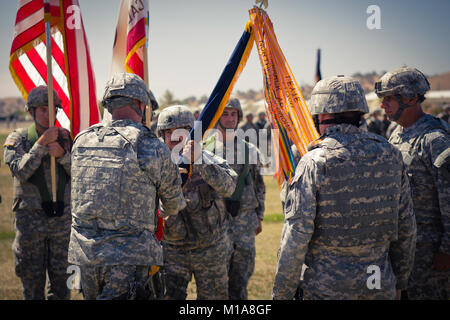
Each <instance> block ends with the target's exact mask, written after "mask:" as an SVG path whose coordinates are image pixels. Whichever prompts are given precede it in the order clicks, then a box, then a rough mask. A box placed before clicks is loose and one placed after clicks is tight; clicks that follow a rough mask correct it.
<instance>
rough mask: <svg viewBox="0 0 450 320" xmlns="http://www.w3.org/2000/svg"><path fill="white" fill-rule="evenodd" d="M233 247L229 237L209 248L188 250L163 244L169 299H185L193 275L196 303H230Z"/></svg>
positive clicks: (225, 236)
mask: <svg viewBox="0 0 450 320" xmlns="http://www.w3.org/2000/svg"><path fill="white" fill-rule="evenodd" d="M230 247H231V244H230V239H229V238H228V235H226V234H225V235H224V237H223V238H221V239H220V240H218V241H217V242H216V244H214V245H213V246H209V247H207V248H199V249H193V250H185V249H182V248H178V247H177V246H174V245H169V244H167V243H166V244H164V270H165V276H166V278H165V279H166V289H167V292H166V299H168V300H185V299H186V297H187V287H188V284H189V282H190V281H191V279H192V275H194V277H195V284H196V286H197V300H227V299H228V273H227V270H228V261H229V257H230V256H229V254H230Z"/></svg>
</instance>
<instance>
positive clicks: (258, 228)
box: [255, 219, 262, 235]
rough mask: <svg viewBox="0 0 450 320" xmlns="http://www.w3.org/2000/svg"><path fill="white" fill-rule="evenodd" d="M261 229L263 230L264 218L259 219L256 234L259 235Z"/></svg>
mask: <svg viewBox="0 0 450 320" xmlns="http://www.w3.org/2000/svg"><path fill="white" fill-rule="evenodd" d="M261 231H262V220H261V219H258V227H257V228H256V230H255V234H256V235H258V234H260V233H261Z"/></svg>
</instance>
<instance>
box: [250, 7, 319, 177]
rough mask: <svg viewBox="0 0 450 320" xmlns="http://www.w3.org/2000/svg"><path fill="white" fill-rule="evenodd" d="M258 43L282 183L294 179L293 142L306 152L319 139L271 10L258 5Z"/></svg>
mask: <svg viewBox="0 0 450 320" xmlns="http://www.w3.org/2000/svg"><path fill="white" fill-rule="evenodd" d="M249 15H250V20H251V22H252V24H253V28H254V34H255V42H256V47H257V49H258V55H259V59H260V62H261V67H262V70H263V81H264V94H265V98H266V102H267V105H266V113H267V114H268V115H269V120H270V122H271V124H272V126H273V129H275V130H276V129H278V130H279V134H276V135H272V142H273V146H274V149H275V150H274V155H275V163H276V173H275V174H276V177H277V181H278V184H279V185H281V184H282V183H283V181H285V180H290V178H291V177H292V176H293V174H294V171H295V162H294V158H293V155H292V151H291V148H290V144H291V143H293V144H295V146H296V147H297V149H298V150H299V152H300V155H301V156H303V155H305V154H306V153H307V152H308V146H310V145H313V144H315V143H316V141H317V140H318V139H319V134H318V132H317V130H316V128H315V126H314V122H313V119H312V117H311V114H310V112H309V110H308V107H307V106H306V102H305V99H304V98H303V95H302V93H301V91H300V88H299V86H298V84H297V81H296V80H295V78H294V75H293V73H292V70H291V68H290V67H289V64H288V63H287V61H286V58H285V56H284V54H283V52H282V51H281V48H280V46H279V44H278V41H277V38H276V35H275V32H274V30H273V25H272V22H271V21H270V18H269V16H268V15H267V13H266V12H265V11H264V10H262V9H260V8H257V7H254V8H253V9H250V10H249Z"/></svg>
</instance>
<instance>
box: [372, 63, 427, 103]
mask: <svg viewBox="0 0 450 320" xmlns="http://www.w3.org/2000/svg"><path fill="white" fill-rule="evenodd" d="M428 90H430V83H429V82H428V80H427V78H426V77H425V76H424V74H423V73H422V72H420V71H419V70H417V69H415V68H410V67H401V68H398V69H395V70H393V71H389V72H387V73H386V74H385V75H383V76H382V77H381V78H380V81H378V82H376V83H375V93H376V94H377V96H378V98H383V97H386V96H393V95H400V96H402V97H405V98H408V99H412V98H415V97H417V96H418V95H424V94H425V93H426V92H427V91H428Z"/></svg>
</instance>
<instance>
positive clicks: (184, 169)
mask: <svg viewBox="0 0 450 320" xmlns="http://www.w3.org/2000/svg"><path fill="white" fill-rule="evenodd" d="M178 171H180V174H183V173H184V174H188V173H189V172H188V171H187V169H186V168H178Z"/></svg>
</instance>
